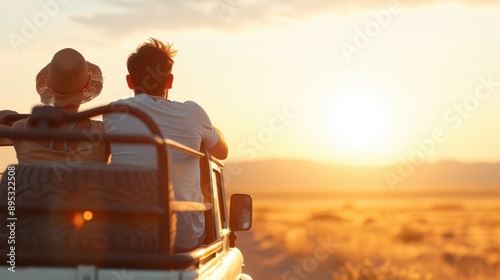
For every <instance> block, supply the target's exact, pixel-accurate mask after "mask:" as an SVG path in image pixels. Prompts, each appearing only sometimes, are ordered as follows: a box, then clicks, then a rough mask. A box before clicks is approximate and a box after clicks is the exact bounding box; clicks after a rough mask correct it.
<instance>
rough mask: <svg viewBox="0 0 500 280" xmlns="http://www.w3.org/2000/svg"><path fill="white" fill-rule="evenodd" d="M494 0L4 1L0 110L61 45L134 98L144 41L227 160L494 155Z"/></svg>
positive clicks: (499, 100) (367, 161)
mask: <svg viewBox="0 0 500 280" xmlns="http://www.w3.org/2000/svg"><path fill="white" fill-rule="evenodd" d="M495 3H496V1H465V0H464V1H416V0H413V1H410V0H407V1H403V0H401V1H382V0H377V1H340V0H338V1H326V0H324V1H323V0H303V1H298V0H296V1H285V0H276V1H261V0H213V1H212V0H210V1H205V0H191V1H164V0H146V1H134V0H128V1H126V0H121V1H120V0H115V1H111V0H108V1H97V0H93V1H70V0H41V1H34V0H33V1H32V0H29V1H14V0H6V1H2V2H1V4H0V8H1V9H2V10H3V11H8V13H7V14H6V15H5V16H2V18H1V19H0V33H1V34H2V36H1V40H0V61H2V64H1V66H0V74H1V75H0V84H2V85H3V93H2V94H1V96H0V100H1V104H2V108H5V109H14V110H17V111H19V112H24V113H26V112H29V111H30V110H31V108H32V107H33V106H35V105H37V104H38V96H37V94H36V91H35V87H34V86H35V83H34V78H35V75H36V73H37V72H38V71H39V70H40V69H41V68H42V67H43V66H45V65H46V64H47V63H48V62H49V61H50V59H51V58H52V55H53V54H54V53H55V52H56V51H58V50H59V49H62V48H66V47H72V48H75V49H77V50H79V51H80V52H81V53H82V54H83V55H84V56H85V57H86V58H87V59H88V60H89V61H91V62H93V63H95V64H98V65H99V66H100V67H101V69H102V71H103V74H104V76H105V82H104V90H103V92H102V94H101V96H99V97H98V98H96V99H95V100H93V101H92V102H91V103H89V104H88V105H86V106H84V107H83V108H84V109H85V108H91V107H94V106H99V105H104V104H107V103H108V102H110V101H113V100H116V99H119V98H126V97H130V96H132V92H131V91H130V90H129V89H128V88H127V86H126V83H125V78H124V77H125V75H126V67H125V62H126V58H127V55H128V54H129V53H130V52H131V51H133V50H134V49H135V47H136V46H137V45H138V44H139V43H140V42H142V41H144V40H146V39H147V38H148V37H157V38H159V39H161V40H164V41H169V42H173V43H174V47H175V48H177V49H178V55H177V57H176V59H175V60H176V64H175V65H174V75H175V82H174V88H173V89H172V90H171V92H170V96H169V98H171V99H174V100H177V101H185V100H194V101H196V102H197V103H199V104H200V105H202V106H203V107H204V108H205V109H206V111H207V112H208V114H209V115H210V116H211V119H212V122H213V123H214V125H216V126H218V127H219V128H220V129H221V130H222V131H223V133H224V134H225V136H226V138H227V140H228V142H229V145H230V160H235V161H237V160H238V161H239V160H254V159H266V158H301V159H310V160H321V161H328V162H336V163H341V164H363V165H373V164H388V163H397V162H400V161H404V160H425V161H437V160H443V159H454V160H460V161H466V162H472V161H497V160H498V159H500V146H499V145H498V143H500V133H498V132H497V129H500V110H499V108H500V39H499V37H498V36H497V33H498V32H497V31H498V26H500V5H498V4H495Z"/></svg>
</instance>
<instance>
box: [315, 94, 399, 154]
mask: <svg viewBox="0 0 500 280" xmlns="http://www.w3.org/2000/svg"><path fill="white" fill-rule="evenodd" d="M323 110H324V112H323V113H322V117H323V119H324V120H325V122H324V123H321V124H320V126H322V127H323V128H322V132H321V134H322V135H323V138H324V139H325V141H326V143H325V144H326V145H327V146H328V148H327V149H329V150H331V151H335V152H336V154H341V155H342V156H343V157H346V158H350V159H351V160H356V158H359V157H363V159H367V158H370V159H376V160H380V161H381V160H383V157H384V156H387V155H384V154H383V153H384V152H387V150H388V149H389V150H390V143H391V137H395V135H394V133H392V134H391V127H392V120H393V117H392V114H391V110H390V105H389V103H388V102H387V101H386V100H385V99H384V98H383V96H382V95H380V94H377V93H376V92H374V91H373V92H372V93H370V92H369V91H368V90H350V91H349V90H347V91H342V92H341V93H339V95H338V96H336V97H333V98H330V100H328V102H326V103H325V107H324V109H323Z"/></svg>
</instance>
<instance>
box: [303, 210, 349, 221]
mask: <svg viewBox="0 0 500 280" xmlns="http://www.w3.org/2000/svg"><path fill="white" fill-rule="evenodd" d="M307 220H308V221H312V222H346V221H347V220H346V219H344V218H342V217H340V216H338V215H336V214H333V213H331V212H326V211H323V212H316V213H314V214H312V215H311V216H310V217H309V219H307Z"/></svg>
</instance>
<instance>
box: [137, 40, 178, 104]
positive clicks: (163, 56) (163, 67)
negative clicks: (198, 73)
mask: <svg viewBox="0 0 500 280" xmlns="http://www.w3.org/2000/svg"><path fill="white" fill-rule="evenodd" d="M176 53H177V51H176V50H174V49H172V44H169V43H166V44H164V43H163V42H161V41H159V40H157V39H155V38H149V41H148V42H144V43H142V44H141V45H139V46H138V47H137V49H136V50H135V52H134V53H131V54H130V55H129V57H128V60H127V69H128V73H129V75H130V77H131V79H132V83H133V84H134V91H135V92H136V93H140V92H144V93H147V94H150V95H155V96H163V95H164V92H165V87H166V85H167V77H168V76H169V75H170V74H171V73H172V66H173V64H174V60H173V59H172V58H173V57H174V56H175V54H176Z"/></svg>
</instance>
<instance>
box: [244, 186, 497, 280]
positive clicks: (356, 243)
mask: <svg viewBox="0 0 500 280" xmlns="http://www.w3.org/2000/svg"><path fill="white" fill-rule="evenodd" d="M499 202H500V194H499V193H441V194H422V193H420V194H401V193H397V192H396V193H389V192H387V193H379V194H334V193H331V194H325V193H320V194H288V195H286V194H281V195H280V194H266V193H255V194H254V224H253V229H252V231H251V232H248V233H240V234H239V240H238V246H239V247H240V248H242V251H243V253H244V256H245V257H246V260H245V261H246V268H245V271H246V272H247V273H249V274H250V275H252V276H253V277H254V279H283V280H286V279H289V280H292V279H293V280H295V279H301V280H305V279H317V280H320V279H335V280H347V279H349V280H351V279H353V280H355V279H356V280H357V279H415V280H418V279H422V280H430V279H439V280H441V279H442V280H445V279H449V280H460V279H474V280H482V279H491V280H493V279H500V203H499Z"/></svg>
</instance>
